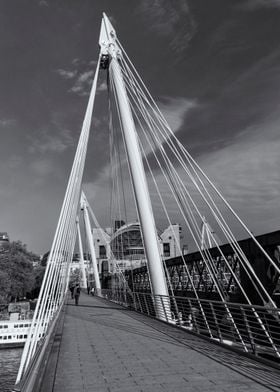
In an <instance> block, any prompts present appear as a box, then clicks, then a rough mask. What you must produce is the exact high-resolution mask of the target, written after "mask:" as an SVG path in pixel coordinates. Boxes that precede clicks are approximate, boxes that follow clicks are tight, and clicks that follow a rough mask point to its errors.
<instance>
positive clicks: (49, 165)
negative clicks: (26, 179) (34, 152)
mask: <svg viewBox="0 0 280 392" xmlns="http://www.w3.org/2000/svg"><path fill="white" fill-rule="evenodd" d="M29 168H30V169H31V171H32V172H33V173H34V174H35V175H38V176H39V178H41V177H45V176H47V175H49V174H51V173H54V172H55V167H54V164H53V162H52V161H51V160H50V159H39V160H33V161H32V162H31V163H30V165H29Z"/></svg>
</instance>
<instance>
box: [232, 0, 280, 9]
mask: <svg viewBox="0 0 280 392" xmlns="http://www.w3.org/2000/svg"><path fill="white" fill-rule="evenodd" d="M262 7H263V8H280V0H247V1H245V3H244V4H241V5H239V6H238V8H241V9H244V10H248V11H252V10H255V9H258V8H262Z"/></svg>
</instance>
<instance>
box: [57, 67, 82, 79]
mask: <svg viewBox="0 0 280 392" xmlns="http://www.w3.org/2000/svg"><path fill="white" fill-rule="evenodd" d="M56 72H57V73H58V74H59V75H60V76H62V78H63V79H73V78H74V77H75V76H76V75H77V70H73V71H67V70H65V69H58V70H57V71H56Z"/></svg>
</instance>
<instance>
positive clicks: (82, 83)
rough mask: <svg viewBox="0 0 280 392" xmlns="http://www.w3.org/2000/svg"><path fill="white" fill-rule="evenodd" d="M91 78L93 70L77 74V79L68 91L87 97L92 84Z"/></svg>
mask: <svg viewBox="0 0 280 392" xmlns="http://www.w3.org/2000/svg"><path fill="white" fill-rule="evenodd" d="M93 76H94V71H93V70H89V71H85V72H83V73H81V74H79V76H78V78H77V79H76V81H75V84H74V86H73V87H71V88H70V89H69V91H70V92H72V93H76V94H78V95H81V96H83V95H88V94H89V90H90V86H91V84H92V80H93Z"/></svg>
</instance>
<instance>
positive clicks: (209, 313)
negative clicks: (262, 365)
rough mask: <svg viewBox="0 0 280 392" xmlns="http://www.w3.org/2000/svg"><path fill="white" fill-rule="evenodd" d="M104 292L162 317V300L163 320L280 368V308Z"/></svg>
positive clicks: (117, 291)
mask: <svg viewBox="0 0 280 392" xmlns="http://www.w3.org/2000/svg"><path fill="white" fill-rule="evenodd" d="M102 293H103V296H104V297H105V298H107V299H108V300H111V301H113V302H117V303H119V304H121V305H123V306H126V307H130V308H131V309H133V310H136V311H137V312H140V313H143V314H146V315H147V316H150V317H154V318H159V317H158V314H156V312H155V306H154V304H155V302H156V301H158V300H160V301H162V306H163V312H162V314H161V315H160V319H161V320H164V321H165V322H168V323H171V324H173V325H176V326H177V327H179V328H182V329H184V330H186V331H189V332H191V333H195V334H196V335H200V336H202V337H203V338H208V339H210V340H211V341H214V342H215V343H219V344H222V345H223V346H227V347H229V346H230V347H231V348H233V349H236V350H238V351H239V352H242V353H246V354H248V355H253V356H254V357H255V358H258V359H259V358H262V357H263V358H268V359H269V360H270V361H273V363H274V366H276V367H277V366H278V368H280V317H279V316H280V309H279V308H276V309H274V308H273V309H271V308H268V307H266V306H260V305H248V304H240V303H231V302H219V301H212V300H207V299H198V298H190V297H179V296H168V297H167V296H158V295H156V296H155V295H152V294H151V293H141V292H131V293H128V292H125V291H124V290H114V291H112V290H103V291H102ZM165 303H168V307H169V308H171V311H172V319H171V320H170V317H168V316H167V315H166V312H165V310H164V309H165V308H164V305H165ZM275 364H276V365H275ZM277 364H278V365H277Z"/></svg>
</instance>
